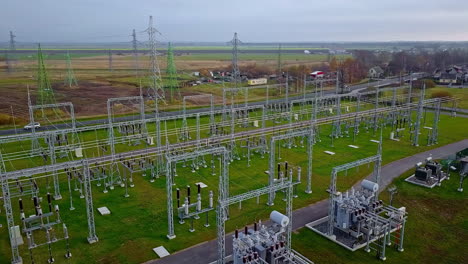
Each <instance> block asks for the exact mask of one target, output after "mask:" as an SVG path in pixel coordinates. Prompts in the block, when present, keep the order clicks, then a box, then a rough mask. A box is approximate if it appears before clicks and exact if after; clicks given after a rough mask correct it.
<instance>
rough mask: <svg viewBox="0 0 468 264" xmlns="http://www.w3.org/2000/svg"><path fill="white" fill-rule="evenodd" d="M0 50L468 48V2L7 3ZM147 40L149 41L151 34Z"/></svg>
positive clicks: (1, 7) (1, 15) (1, 13)
mask: <svg viewBox="0 0 468 264" xmlns="http://www.w3.org/2000/svg"><path fill="white" fill-rule="evenodd" d="M1 2H2V3H1V4H0V42H5V41H7V40H8V32H9V31H10V30H13V31H14V33H15V34H16V35H17V41H19V42H109V41H129V40H130V36H129V35H130V33H131V30H132V29H133V28H135V29H136V30H137V31H138V32H141V31H143V30H144V29H145V28H146V27H147V24H148V16H149V15H153V16H154V19H155V26H156V27H157V28H158V30H159V31H160V32H161V33H162V36H160V37H159V39H160V40H161V41H197V42H199V41H228V40H230V39H231V38H232V34H233V32H236V31H237V32H238V34H239V38H240V39H241V40H242V41H244V42H298V41H394V40H456V41H458V40H465V41H467V40H468V2H467V0H326V1H324V0H231V1H225V0H185V1H183V0H105V1H104V0H2V1H1ZM139 38H140V39H142V40H143V39H146V36H144V35H143V33H140V34H139Z"/></svg>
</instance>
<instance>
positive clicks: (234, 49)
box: [230, 32, 241, 88]
mask: <svg viewBox="0 0 468 264" xmlns="http://www.w3.org/2000/svg"><path fill="white" fill-rule="evenodd" d="M230 43H231V44H232V79H233V80H234V83H235V85H236V86H235V87H236V88H237V87H238V86H239V83H240V82H241V79H240V70H239V65H238V53H239V51H238V46H239V44H241V41H240V40H239V39H238V38H237V32H236V33H234V38H233V39H232V40H231V41H230Z"/></svg>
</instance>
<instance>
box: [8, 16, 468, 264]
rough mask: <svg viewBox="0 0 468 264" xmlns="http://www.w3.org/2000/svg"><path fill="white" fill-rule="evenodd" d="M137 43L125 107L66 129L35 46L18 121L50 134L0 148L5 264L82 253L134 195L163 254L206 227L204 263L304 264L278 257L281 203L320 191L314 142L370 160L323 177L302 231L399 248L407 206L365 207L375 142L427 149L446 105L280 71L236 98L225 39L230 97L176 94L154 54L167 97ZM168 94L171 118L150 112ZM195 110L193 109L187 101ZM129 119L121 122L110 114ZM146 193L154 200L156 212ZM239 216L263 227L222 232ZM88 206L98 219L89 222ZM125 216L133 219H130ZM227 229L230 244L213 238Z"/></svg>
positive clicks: (111, 106)
mask: <svg viewBox="0 0 468 264" xmlns="http://www.w3.org/2000/svg"><path fill="white" fill-rule="evenodd" d="M145 32H146V33H147V34H148V47H149V51H148V52H149V69H148V70H147V71H146V72H143V71H142V70H139V69H138V67H139V66H138V61H139V59H138V56H139V55H138V51H137V45H136V43H137V41H136V35H135V31H133V42H132V43H133V49H134V51H135V53H134V56H135V58H134V59H135V65H136V66H135V71H136V73H137V75H139V76H141V77H142V78H143V76H144V75H147V76H146V77H145V78H147V79H149V80H150V81H149V82H147V84H146V83H145V84H143V85H141V86H140V94H139V95H138V96H128V97H117V98H108V99H107V120H106V122H105V123H101V124H94V125H83V124H82V123H80V122H79V121H78V120H77V119H76V117H75V112H74V111H75V110H74V105H73V104H72V103H70V102H57V101H56V100H55V97H54V93H53V90H52V87H51V83H50V80H49V78H48V75H47V70H46V67H45V63H44V58H43V56H42V52H41V49H40V46H39V49H38V54H39V55H38V60H39V69H38V81H39V86H38V88H37V89H38V90H37V91H35V92H37V95H38V96H37V97H36V102H33V101H34V100H33V99H34V97H33V96H31V94H32V93H33V92H34V91H33V90H28V110H29V113H28V114H29V119H30V120H29V121H30V123H31V124H34V123H35V122H40V123H41V124H42V125H43V126H45V125H49V126H51V127H53V128H48V129H39V128H37V127H35V126H34V125H33V126H32V128H31V131H28V132H26V133H19V134H15V135H8V136H2V137H0V144H1V145H2V146H3V147H2V152H1V153H0V162H1V163H0V165H1V167H0V169H1V171H0V172H1V186H2V198H3V206H4V208H5V210H4V211H3V212H1V217H3V216H5V217H6V220H7V221H6V223H7V225H6V226H4V227H2V228H3V229H4V230H5V231H4V232H5V233H8V234H9V242H10V247H11V256H10V258H11V263H13V264H20V263H45V262H48V263H54V262H57V263H63V262H65V261H67V260H70V261H71V260H73V258H76V254H75V252H76V251H79V250H85V249H79V248H77V247H76V245H80V247H84V248H85V247H86V246H89V247H99V246H100V243H101V241H102V240H105V239H106V238H109V237H110V236H109V234H108V233H106V232H102V233H100V232H101V231H100V228H99V225H97V224H96V223H99V222H100V221H103V222H105V223H106V225H109V223H112V221H114V220H115V219H119V218H118V217H119V215H118V213H116V210H114V208H115V207H119V206H125V204H126V203H127V202H128V201H130V200H132V199H135V197H138V196H144V197H145V202H144V203H143V202H142V205H141V208H138V210H141V211H139V212H140V214H141V215H144V214H145V213H146V211H151V210H154V211H151V214H150V215H151V216H150V217H154V215H153V213H154V214H156V213H155V212H156V210H163V211H164V212H165V213H164V214H165V216H164V217H163V218H161V217H159V216H158V217H157V218H155V217H154V222H155V224H156V225H158V227H157V229H151V228H148V231H145V232H148V233H149V232H160V231H161V230H162V229H164V232H163V233H164V234H162V235H161V236H164V239H165V240H164V241H167V243H172V241H178V240H179V241H181V240H183V239H195V238H197V236H198V234H200V233H201V232H204V231H203V230H212V231H213V233H214V232H215V233H216V237H217V249H213V251H215V250H216V253H217V254H216V255H217V259H216V261H215V262H216V263H219V264H222V263H234V264H241V263H250V264H253V263H264V264H265V263H268V264H280V263H298V264H311V263H313V262H312V261H313V260H309V259H307V258H306V257H304V256H303V255H301V254H300V253H299V252H297V251H296V250H294V249H293V247H292V246H293V244H294V243H293V241H292V239H291V236H292V231H293V223H294V221H295V219H293V201H294V200H295V199H305V198H310V197H313V196H314V195H317V193H319V192H323V191H325V190H321V189H318V188H316V187H315V185H314V184H315V182H314V181H315V178H314V171H313V165H314V162H315V161H316V158H315V157H314V155H317V154H316V153H314V146H317V145H318V144H320V145H321V146H326V147H327V148H329V150H327V151H325V153H326V154H328V155H330V156H332V155H335V154H340V153H338V152H339V151H340V149H338V148H335V146H337V145H340V144H345V145H344V146H347V148H348V147H349V149H350V150H353V151H355V152H356V154H357V155H361V156H362V155H364V154H363V153H364V152H363V153H359V152H360V151H361V150H363V149H364V148H365V147H367V148H366V150H367V151H369V149H371V150H372V151H373V153H375V149H378V150H377V154H376V155H374V156H370V157H363V158H362V159H357V160H354V161H350V162H349V163H345V164H342V165H339V166H335V167H331V166H330V168H329V171H331V175H330V180H331V183H330V186H329V188H328V190H326V191H327V192H328V194H329V205H328V215H327V216H326V217H325V218H322V219H319V220H317V221H315V222H311V223H309V224H307V225H306V226H307V227H308V228H310V229H312V230H313V231H314V232H316V233H318V234H320V235H321V236H324V237H326V238H328V239H330V240H332V241H334V242H336V243H337V244H339V245H341V246H343V247H345V248H346V249H348V250H351V251H355V250H358V249H364V250H366V251H368V252H375V253H376V255H377V256H378V257H379V258H380V259H381V260H385V259H386V250H388V249H389V246H390V245H394V246H395V248H396V250H398V251H400V252H401V251H403V249H404V240H405V224H406V221H407V220H408V219H411V218H410V215H411V208H410V206H411V205H408V212H407V210H406V208H405V207H400V208H396V207H393V206H390V205H386V204H385V203H384V202H383V201H382V200H380V199H379V192H380V191H381V190H382V189H383V188H385V187H382V182H381V178H380V169H381V166H382V155H383V154H382V149H383V146H382V145H383V142H385V141H386V140H391V142H398V141H399V143H398V144H408V143H407V141H409V142H410V144H411V145H413V146H419V145H420V144H422V145H427V146H430V145H434V144H437V143H438V137H439V134H438V131H439V130H438V127H439V121H440V120H439V119H440V111H441V104H447V103H449V102H452V101H453V100H454V99H452V98H448V97H442V98H431V99H426V97H425V86H422V87H420V88H418V89H415V88H414V87H413V84H412V81H411V80H410V82H409V83H407V84H406V83H400V85H399V86H394V87H378V86H377V87H375V88H374V89H365V90H362V91H351V90H350V91H344V92H340V90H343V87H344V84H343V83H340V78H339V77H338V74H337V76H336V78H332V79H316V80H311V81H309V80H306V79H304V82H303V83H302V84H300V85H297V87H292V85H291V83H290V82H289V77H288V76H287V74H286V75H285V76H284V77H283V78H282V79H281V80H280V81H278V82H276V83H274V84H266V85H257V86H247V87H242V85H241V78H240V72H239V67H238V48H239V47H238V46H239V45H241V44H242V42H240V40H239V39H238V37H237V33H236V34H234V38H233V39H232V41H231V44H232V68H233V77H232V78H233V83H234V87H224V86H223V88H222V98H215V96H214V95H213V94H209V93H206V94H200V95H187V96H183V97H181V96H180V93H179V92H178V90H177V89H176V88H177V87H178V86H177V80H176V79H177V77H176V73H177V72H176V70H175V64H174V62H173V60H174V57H173V56H168V60H169V62H168V65H171V66H170V70H169V69H168V72H170V74H172V75H171V76H172V78H173V81H174V82H172V86H171V87H170V88H167V89H166V87H163V86H162V84H161V76H160V69H159V62H158V54H157V52H156V33H158V31H157V30H156V28H155V27H154V26H153V20H152V18H150V22H149V26H148V28H147V29H146V31H145ZM280 51H281V48H280ZM170 53H171V54H172V51H170ZM280 54H281V53H280ZM280 56H281V55H280ZM168 67H169V66H168ZM67 68H68V69H67V74H66V85H68V86H73V85H76V83H77V80H76V78H75V76H74V72H73V69H72V63H71V59H70V56H69V55H68V56H67ZM109 70H112V53H111V52H110V53H109ZM174 78H175V79H174ZM223 85H224V84H223ZM293 92H294V93H293ZM259 94H260V97H261V99H260V100H259V99H258V98H257V97H258V96H259ZM253 95H256V96H257V97H255V100H252V96H253ZM177 97H180V98H179V99H178V100H180V105H181V109H180V111H172V112H164V111H161V110H160V106H161V105H163V104H165V103H166V102H167V101H171V100H176V98H177ZM199 101H203V102H204V103H193V102H199ZM194 106H196V107H194ZM124 110H125V111H124ZM129 110H131V111H132V113H133V114H134V115H131V116H125V117H122V116H123V115H124V114H125V113H127V112H126V111H129ZM65 116H66V117H65ZM426 116H430V117H431V118H429V117H428V118H426ZM426 119H427V120H426ZM425 128H426V130H427V131H428V132H427V133H425V132H424V131H425V130H424V129H425ZM379 135H380V138H379ZM405 140H406V141H405ZM362 142H366V144H367V145H365V144H364V143H362ZM369 142H370V143H369ZM375 143H377V145H376V144H375ZM369 146H370V147H369ZM331 150H333V151H331ZM320 154H321V155H323V153H320ZM328 155H326V156H327V157H328ZM324 156H325V155H324ZM361 156H359V157H361ZM336 157H342V156H340V155H336ZM330 159H334V158H330ZM338 159H339V158H337V159H336V160H333V161H334V162H339V160H338ZM462 163H463V165H462V169H461V172H462V173H461V174H462V175H467V174H468V165H467V164H468V162H467V161H466V158H465V159H464V160H462ZM368 164H372V165H373V172H372V175H371V176H372V177H371V178H369V179H365V180H362V181H360V182H359V184H357V185H355V186H354V187H352V188H351V189H349V190H345V189H341V190H338V187H337V186H338V185H337V181H339V180H340V178H341V176H342V175H343V174H344V173H345V172H346V173H347V171H348V170H351V169H353V168H359V167H361V166H363V165H368ZM234 170H239V171H240V170H242V171H245V172H244V173H245V174H249V177H248V178H247V177H245V178H242V179H236V176H235V175H237V173H239V171H234ZM447 170H449V168H442V165H441V164H439V163H437V162H435V161H434V160H432V159H430V158H429V159H426V160H425V161H422V162H420V163H418V164H417V165H416V168H415V174H414V175H413V176H411V177H410V178H408V179H407V181H408V182H411V183H415V184H418V185H422V186H426V187H430V188H432V187H434V186H436V185H440V183H441V182H442V181H444V180H445V179H446V177H447V175H446V171H447ZM364 171H365V169H364ZM250 174H251V175H252V176H250ZM253 175H255V177H254V176H253ZM327 182H328V178H327ZM461 182H463V176H462V180H461ZM148 186H149V187H148ZM460 188H461V190H462V186H461V187H460ZM152 196H155V197H156V196H157V199H158V200H157V202H159V203H158V204H156V203H154V200H152V199H151V198H152ZM252 200H253V201H254V202H252ZM249 201H250V202H249ZM59 204H60V208H59ZM246 204H247V205H246ZM43 205H46V208H45V209H43V207H42V206H43ZM243 206H244V208H248V210H250V211H249V212H255V210H259V211H261V210H267V211H268V212H270V213H269V215H270V217H269V219H264V221H263V222H262V221H261V219H259V218H251V219H249V220H245V219H243V220H242V221H248V223H247V222H246V226H245V228H244V229H242V230H237V229H236V230H235V229H234V228H232V226H230V225H228V230H226V222H228V223H229V221H235V217H234V216H233V215H234V214H232V211H235V210H239V211H240V210H241V209H242V207H243ZM301 206H304V203H302V204H301ZM98 207H99V209H102V208H104V207H106V208H105V209H106V210H105V211H102V210H99V212H100V213H101V214H102V215H96V216H95V210H96V208H98ZM107 208H108V209H107ZM281 208H283V209H281ZM132 209H134V208H132ZM242 210H243V209H242ZM246 210H247V209H246ZM64 211H67V212H65V215H66V217H65V215H64ZM68 211H73V213H70V212H68ZM110 211H112V213H110ZM103 212H104V213H103ZM109 214H110V215H109ZM148 214H149V213H148ZM237 214H238V215H237V216H238V217H239V215H241V214H242V213H237ZM166 215H167V217H166ZM252 215H253V214H252ZM114 217H115V219H114ZM134 217H135V219H137V220H134V221H135V223H136V222H138V217H139V215H135V216H134ZM259 217H260V216H259ZM214 219H216V221H214ZM265 220H266V221H265ZM80 221H81V223H83V225H81V229H80V230H73V228H71V223H72V224H75V225H73V227H75V226H77V225H76V222H80ZM239 221H240V220H239ZM115 222H118V220H115ZM166 223H167V226H166ZM251 224H253V227H248V225H251ZM133 225H136V224H133ZM166 227H167V230H166ZM210 228H211V229H210ZM106 230H107V232H112V230H109V229H106ZM234 230H235V231H234ZM176 231H177V234H176ZM186 231H187V232H186ZM231 231H234V235H232V237H231V236H230V235H228V236H226V232H231ZM129 233H131V232H129ZM83 234H86V235H85V237H83ZM101 234H102V235H101ZM76 235H78V236H80V235H81V236H82V237H80V238H76ZM158 235H159V234H158ZM226 237H227V239H229V240H230V239H232V248H227V247H226ZM73 239H76V240H75V242H74V243H70V241H71V240H73ZM84 240H87V242H88V243H89V244H92V245H85V244H84V243H82V242H83V241H84ZM197 241H198V240H197ZM80 243H81V244H80ZM74 246H75V247H74ZM154 246H161V245H154ZM163 246H164V245H163ZM40 249H42V251H41V252H42V253H40V254H37V253H36V252H37V251H39V250H40ZM63 249H64V250H63ZM150 250H151V249H148V251H150ZM229 252H232V254H229ZM408 254H411V253H410V252H409V253H408ZM44 256H46V257H45V258H44ZM77 261H78V262H79V260H77ZM363 261H365V260H363ZM207 262H208V261H207Z"/></svg>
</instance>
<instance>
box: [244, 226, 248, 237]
mask: <svg viewBox="0 0 468 264" xmlns="http://www.w3.org/2000/svg"><path fill="white" fill-rule="evenodd" d="M247 231H248V227H247V226H245V227H244V235H247Z"/></svg>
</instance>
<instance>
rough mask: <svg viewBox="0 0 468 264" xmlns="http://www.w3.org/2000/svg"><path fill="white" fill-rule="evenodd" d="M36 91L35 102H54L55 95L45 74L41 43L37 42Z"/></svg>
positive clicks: (43, 103)
mask: <svg viewBox="0 0 468 264" xmlns="http://www.w3.org/2000/svg"><path fill="white" fill-rule="evenodd" d="M37 64H38V69H37V93H38V101H37V102H36V104H41V105H45V104H54V103H55V96H54V91H53V90H52V85H51V84H50V79H49V76H48V75H47V69H46V67H45V63H44V57H43V55H42V49H41V44H38V50H37Z"/></svg>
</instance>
